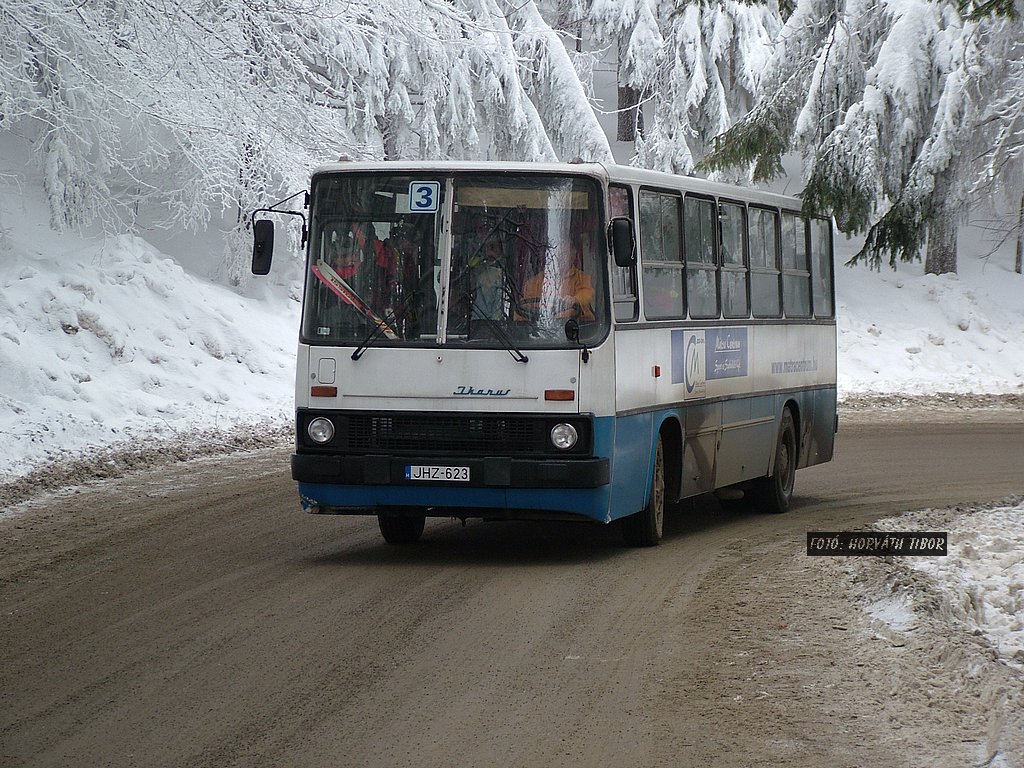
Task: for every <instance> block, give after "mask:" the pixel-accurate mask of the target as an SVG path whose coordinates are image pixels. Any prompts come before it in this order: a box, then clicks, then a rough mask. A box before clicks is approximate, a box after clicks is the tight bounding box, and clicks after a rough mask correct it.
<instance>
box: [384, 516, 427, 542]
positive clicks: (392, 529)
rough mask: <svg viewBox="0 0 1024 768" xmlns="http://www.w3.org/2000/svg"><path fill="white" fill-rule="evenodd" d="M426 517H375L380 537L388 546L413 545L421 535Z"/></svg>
mask: <svg viewBox="0 0 1024 768" xmlns="http://www.w3.org/2000/svg"><path fill="white" fill-rule="evenodd" d="M426 519H427V518H426V515H417V514H407V515H385V514H379V515H377V525H378V526H379V527H380V533H381V536H383V537H384V541H386V542H387V543H388V544H413V543H415V542H417V541H419V540H420V536H422V535H423V526H424V524H425V523H426Z"/></svg>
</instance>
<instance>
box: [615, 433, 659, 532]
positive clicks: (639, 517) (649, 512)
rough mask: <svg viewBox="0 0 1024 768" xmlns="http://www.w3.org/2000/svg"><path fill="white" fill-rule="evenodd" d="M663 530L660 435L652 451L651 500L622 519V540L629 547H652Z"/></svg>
mask: <svg viewBox="0 0 1024 768" xmlns="http://www.w3.org/2000/svg"><path fill="white" fill-rule="evenodd" d="M664 529H665V449H664V446H663V445H662V441H661V435H658V445H657V448H655V450H654V473H653V474H652V476H651V498H650V501H648V502H647V506H646V507H645V508H644V509H643V510H641V511H640V512H637V513H636V514H633V515H630V516H629V517H624V518H623V519H622V538H623V539H625V541H626V544H628V545H629V546H631V547H653V546H654V545H656V544H657V543H658V542H659V541H661V537H662V534H663V532H664Z"/></svg>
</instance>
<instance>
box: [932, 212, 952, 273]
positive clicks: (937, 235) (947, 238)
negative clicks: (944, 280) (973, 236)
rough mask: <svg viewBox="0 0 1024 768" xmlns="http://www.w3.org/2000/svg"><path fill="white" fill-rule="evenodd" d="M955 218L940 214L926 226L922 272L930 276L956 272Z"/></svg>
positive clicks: (943, 213)
mask: <svg viewBox="0 0 1024 768" xmlns="http://www.w3.org/2000/svg"><path fill="white" fill-rule="evenodd" d="M958 230H959V225H958V224H957V221H956V217H955V216H951V215H949V214H948V213H946V212H945V211H943V212H940V213H939V214H938V215H937V216H936V217H935V218H934V219H932V221H931V223H930V224H929V225H928V251H927V254H926V255H925V258H924V271H925V272H926V273H928V274H930V275H943V274H945V273H947V272H956V236H957V232H958Z"/></svg>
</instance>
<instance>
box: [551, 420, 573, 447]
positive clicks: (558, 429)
mask: <svg viewBox="0 0 1024 768" xmlns="http://www.w3.org/2000/svg"><path fill="white" fill-rule="evenodd" d="M578 439H579V434H578V433H577V432H576V427H574V426H573V425H572V424H555V426H553V427H552V428H551V444H552V445H553V446H555V448H559V449H560V450H563V451H568V450H569V449H570V448H572V447H573V446H574V445H576V441H577V440H578Z"/></svg>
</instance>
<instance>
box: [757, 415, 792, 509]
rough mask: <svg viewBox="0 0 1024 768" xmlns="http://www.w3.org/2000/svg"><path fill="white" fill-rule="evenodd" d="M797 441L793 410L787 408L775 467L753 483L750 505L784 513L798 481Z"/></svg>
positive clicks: (776, 444)
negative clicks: (768, 473) (766, 475)
mask: <svg viewBox="0 0 1024 768" xmlns="http://www.w3.org/2000/svg"><path fill="white" fill-rule="evenodd" d="M796 464H797V445H796V425H795V424H794V422H793V414H792V412H791V411H790V410H789V408H786V409H785V410H784V411H783V412H782V424H780V425H779V436H778V440H777V441H776V443H775V469H774V470H772V473H771V474H770V475H768V477H763V478H761V479H760V480H758V481H757V482H756V483H755V484H754V485H753V486H751V488H750V490H749V491H748V493H747V495H748V496H749V497H750V501H751V506H753V508H754V509H757V510H758V511H761V512H768V513H771V514H781V513H782V512H785V511H786V510H788V509H789V502H790V501H791V500H792V498H793V485H794V484H795V482H796Z"/></svg>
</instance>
